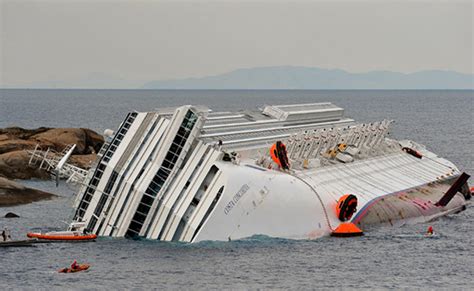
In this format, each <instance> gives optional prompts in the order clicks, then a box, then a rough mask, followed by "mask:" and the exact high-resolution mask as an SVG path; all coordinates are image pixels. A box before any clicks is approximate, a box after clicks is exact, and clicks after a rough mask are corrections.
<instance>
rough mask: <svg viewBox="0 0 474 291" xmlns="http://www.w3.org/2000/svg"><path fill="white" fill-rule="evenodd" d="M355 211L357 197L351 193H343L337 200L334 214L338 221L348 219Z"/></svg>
mask: <svg viewBox="0 0 474 291" xmlns="http://www.w3.org/2000/svg"><path fill="white" fill-rule="evenodd" d="M356 211H357V197H356V196H355V195H352V194H346V195H343V196H342V197H341V198H339V200H338V201H337V205H336V215H337V217H338V218H339V220H340V221H348V220H349V219H351V217H352V215H353V214H354V213H355V212H356Z"/></svg>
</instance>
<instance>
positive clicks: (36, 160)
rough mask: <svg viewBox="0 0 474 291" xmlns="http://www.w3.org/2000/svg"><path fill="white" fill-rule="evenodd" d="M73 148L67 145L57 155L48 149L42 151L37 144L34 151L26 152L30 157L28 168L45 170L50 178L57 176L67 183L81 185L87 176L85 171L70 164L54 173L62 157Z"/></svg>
mask: <svg viewBox="0 0 474 291" xmlns="http://www.w3.org/2000/svg"><path fill="white" fill-rule="evenodd" d="M73 146H74V145H67V146H66V147H65V148H64V149H63V150H62V151H61V153H58V152H56V151H54V150H53V149H51V148H49V147H48V148H47V149H46V150H43V149H42V148H41V147H40V146H39V144H37V145H36V146H35V148H34V150H27V151H26V152H27V153H28V155H29V156H30V159H29V161H28V165H29V166H30V167H36V168H39V169H41V170H45V171H46V172H47V173H49V174H50V175H52V176H55V175H59V177H60V178H63V179H67V182H69V183H75V184H81V183H82V182H83V181H84V179H85V178H86V176H87V173H88V171H87V170H85V169H82V168H80V167H77V166H74V165H72V164H70V163H65V164H64V165H63V166H62V167H61V169H59V170H58V171H56V168H57V166H58V164H59V161H61V159H62V157H63V156H64V155H65V154H66V153H67V152H68V151H69V150H70V149H71V148H72V147H73Z"/></svg>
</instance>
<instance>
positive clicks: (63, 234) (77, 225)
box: [26, 222, 97, 241]
mask: <svg viewBox="0 0 474 291" xmlns="http://www.w3.org/2000/svg"><path fill="white" fill-rule="evenodd" d="M84 229H85V223H84V222H74V223H71V225H70V226H69V228H68V230H66V231H53V232H47V233H39V232H29V233H27V234H26V236H27V237H29V238H36V239H38V240H50V241H92V240H94V239H96V238H97V235H96V234H88V233H86V232H85V231H84Z"/></svg>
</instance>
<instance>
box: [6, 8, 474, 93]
mask: <svg viewBox="0 0 474 291" xmlns="http://www.w3.org/2000/svg"><path fill="white" fill-rule="evenodd" d="M0 2H1V6H0V9H1V27H0V31H1V36H0V41H1V46H0V49H1V60H0V61H1V63H0V69H1V72H0V73H1V76H0V81H1V82H0V86H3V87H20V86H28V84H32V83H38V82H43V81H51V80H76V79H81V78H87V76H90V74H91V73H101V74H105V75H108V76H112V77H117V78H123V79H126V80H132V81H139V82H142V81H149V80H157V79H172V78H183V77H200V76H207V75H213V74H219V73H223V72H227V71H231V70H234V69H238V68H248V67H256V66H279V65H296V66H310V67H321V68H340V69H345V70H347V71H350V72H365V71H370V70H392V71H399V72H407V73H408V72H414V71H419V70H427V69H443V70H454V71H458V72H462V73H472V71H473V2H472V1H418V2H413V1H296V2H295V1H291V2H290V1H288V2H281V1H280V2H274V1H260V2H251V1H244V2H243V1H223V2H222V1H221V2H208V1H196V2H178V3H177V2H163V1H132V0H130V1H123V2H117V1H113V2H112V1H102V2H98V1H72V2H71V1H22V0H20V1H18V0H17V1H9V0H0ZM94 76H95V75H94Z"/></svg>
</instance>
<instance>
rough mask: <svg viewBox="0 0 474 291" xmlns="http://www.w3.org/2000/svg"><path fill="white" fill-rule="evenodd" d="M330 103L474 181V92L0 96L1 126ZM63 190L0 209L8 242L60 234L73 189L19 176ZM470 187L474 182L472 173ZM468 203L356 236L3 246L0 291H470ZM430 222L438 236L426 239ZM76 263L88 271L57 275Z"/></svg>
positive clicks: (473, 267)
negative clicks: (387, 127) (171, 110)
mask: <svg viewBox="0 0 474 291" xmlns="http://www.w3.org/2000/svg"><path fill="white" fill-rule="evenodd" d="M326 101H329V102H332V103H334V104H336V105H338V106H341V107H343V108H345V114H346V116H348V117H351V118H354V119H356V120H357V121H360V122H371V121H379V120H382V119H385V118H387V119H393V120H395V123H394V124H393V125H392V130H391V135H392V136H393V137H395V138H397V139H412V140H414V141H416V142H419V143H422V144H424V145H426V146H427V147H428V149H430V150H432V151H434V152H435V153H437V154H438V155H440V156H443V157H445V158H447V159H449V160H451V161H452V162H454V163H455V164H456V165H457V166H458V167H459V168H460V169H461V171H465V172H467V173H469V174H471V175H472V174H474V169H473V167H474V154H473V152H474V126H473V124H474V121H473V120H474V119H473V118H474V114H473V112H474V94H473V91H292V90H288V91H281V90H278V91H271V90H269V91H267V90H265V91H254V90H237V91H231V90H225V91H220V90H217V91H206V90H176V91H175V90H169V91H164V90H0V127H8V126H21V127H26V128H36V127H40V126H49V127H85V128H91V129H93V130H96V131H98V132H99V133H102V132H103V130H104V129H106V128H111V129H116V128H117V127H118V125H119V123H120V122H121V121H122V119H123V118H124V117H125V115H126V113H127V112H129V111H133V110H137V111H150V110H153V109H154V108H163V107H172V106H178V105H183V104H200V105H206V106H208V107H210V108H212V109H213V110H215V111H219V110H239V109H255V108H257V107H262V106H263V105H264V104H289V103H297V102H298V103H309V102H326ZM21 182H22V183H24V184H25V185H27V186H30V187H35V188H39V189H43V190H46V191H50V192H53V193H56V194H58V195H59V197H58V198H55V199H52V200H46V201H40V202H35V203H31V204H28V205H22V206H16V207H8V208H0V217H3V216H4V214H5V213H6V212H14V213H17V214H19V215H20V218H17V219H6V218H0V228H3V227H8V228H9V229H11V232H12V236H13V237H14V238H16V239H22V238H25V234H26V232H28V231H46V230H59V229H64V228H65V227H66V226H67V222H69V220H70V219H71V216H72V213H73V210H72V209H71V205H72V202H73V200H74V195H75V191H76V190H77V189H74V188H71V186H70V185H66V184H64V183H63V182H62V183H61V184H60V185H59V187H58V188H56V187H55V185H54V182H53V181H39V180H30V181H21ZM470 183H471V184H473V179H472V178H471V180H470ZM473 218H474V211H473V208H472V207H468V209H467V210H466V211H464V212H462V213H459V214H455V215H450V216H447V217H443V218H441V219H438V220H436V221H433V222H431V223H429V224H415V225H405V226H403V227H400V228H391V227H380V228H376V229H373V230H371V231H370V232H367V233H366V235H365V236H363V237H357V238H348V239H341V238H331V237H327V238H321V239H317V240H299V241H294V240H286V239H281V238H271V237H265V236H261V235H256V236H253V237H250V238H247V239H243V240H239V241H232V242H210V241H209V242H201V243H197V244H184V243H168V242H158V241H150V240H127V239H115V238H100V239H98V240H97V241H96V242H93V243H46V244H37V245H36V246H35V247H31V248H0V286H1V287H0V288H2V289H3V288H21V289H36V288H51V287H53V288H54V287H56V288H58V289H63V288H82V289H86V288H93V289H103V288H110V289H111V288H120V289H131V288H135V289H151V288H157V289H162V288H176V289H178V288H179V289H181V288H183V289H194V288H198V289H209V288H212V289H222V288H227V289H228V288H233V289H236V288H239V289H240V288H251V289H257V288H285V289H286V288H291V289H293V288H299V289H315V288H376V289H379V288H449V289H451V288H461V289H469V288H472V282H471V280H472V277H473V275H474V255H473V251H472V245H473V237H474V236H473V231H474V228H473V226H472V221H473ZM428 225H432V226H433V227H434V230H435V232H436V235H434V236H432V237H425V236H424V232H425V230H426V228H427V227H428ZM74 259H76V260H77V261H78V262H80V263H89V264H91V268H90V269H89V270H88V271H85V272H80V273H75V274H59V273H57V269H59V268H62V267H65V266H68V265H69V264H70V263H71V262H72V261H73V260H74Z"/></svg>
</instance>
